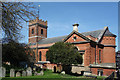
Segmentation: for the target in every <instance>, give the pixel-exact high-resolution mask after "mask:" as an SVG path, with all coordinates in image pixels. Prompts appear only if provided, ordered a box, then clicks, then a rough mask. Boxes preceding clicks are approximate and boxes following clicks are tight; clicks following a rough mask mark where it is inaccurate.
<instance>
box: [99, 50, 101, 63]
mask: <svg viewBox="0 0 120 80" xmlns="http://www.w3.org/2000/svg"><path fill="white" fill-rule="evenodd" d="M99 61H100V63H101V50H99Z"/></svg>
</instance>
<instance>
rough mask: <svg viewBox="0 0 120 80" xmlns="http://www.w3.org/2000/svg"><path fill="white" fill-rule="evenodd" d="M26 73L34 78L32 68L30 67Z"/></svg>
mask: <svg viewBox="0 0 120 80" xmlns="http://www.w3.org/2000/svg"><path fill="white" fill-rule="evenodd" d="M26 72H27V76H32V69H31V67H28V68H27V70H26Z"/></svg>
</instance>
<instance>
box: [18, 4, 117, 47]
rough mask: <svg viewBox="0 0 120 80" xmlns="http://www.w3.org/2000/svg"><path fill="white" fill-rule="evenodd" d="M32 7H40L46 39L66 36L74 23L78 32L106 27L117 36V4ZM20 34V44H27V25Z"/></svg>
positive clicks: (43, 5)
mask: <svg viewBox="0 0 120 80" xmlns="http://www.w3.org/2000/svg"><path fill="white" fill-rule="evenodd" d="M34 5H35V6H38V5H40V15H39V18H40V19H43V20H47V21H48V38H50V37H57V36H64V35H68V34H69V33H71V32H72V30H73V26H72V25H73V24H74V23H78V24H79V27H78V31H79V32H87V31H94V30H99V29H103V28H104V27H105V26H108V27H109V30H110V31H111V32H112V33H114V34H116V35H117V36H118V3H117V2H35V3H34ZM21 33H22V35H24V38H23V39H22V40H21V41H20V42H23V43H28V25H26V24H25V25H24V28H23V29H22V31H21ZM117 39H118V38H116V42H117V43H116V44H118V40H117ZM117 49H118V48H117Z"/></svg>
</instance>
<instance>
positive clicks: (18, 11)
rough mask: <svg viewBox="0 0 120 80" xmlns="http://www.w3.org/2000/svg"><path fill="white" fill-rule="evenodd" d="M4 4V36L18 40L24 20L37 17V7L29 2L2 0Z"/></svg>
mask: <svg viewBox="0 0 120 80" xmlns="http://www.w3.org/2000/svg"><path fill="white" fill-rule="evenodd" d="M0 3H1V4H2V31H3V32H4V37H7V38H9V39H13V40H18V39H19V38H20V37H21V35H20V30H21V29H22V28H23V26H22V25H23V24H22V23H23V21H25V22H27V21H28V20H30V19H34V18H36V15H37V14H36V11H37V8H36V7H35V5H33V3H28V2H0Z"/></svg>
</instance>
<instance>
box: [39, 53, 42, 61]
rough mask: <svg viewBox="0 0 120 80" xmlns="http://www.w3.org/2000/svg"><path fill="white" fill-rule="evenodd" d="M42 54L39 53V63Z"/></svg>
mask: <svg viewBox="0 0 120 80" xmlns="http://www.w3.org/2000/svg"><path fill="white" fill-rule="evenodd" d="M41 57H42V53H41V51H40V52H39V61H41V60H42V58H41Z"/></svg>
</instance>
